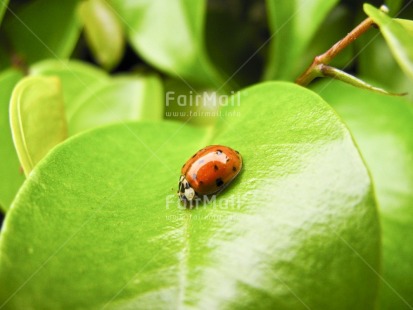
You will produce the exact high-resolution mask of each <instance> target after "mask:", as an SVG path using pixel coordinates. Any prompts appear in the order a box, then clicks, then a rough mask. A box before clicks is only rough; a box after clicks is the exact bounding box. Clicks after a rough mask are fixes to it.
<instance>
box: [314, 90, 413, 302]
mask: <svg viewBox="0 0 413 310" xmlns="http://www.w3.org/2000/svg"><path fill="white" fill-rule="evenodd" d="M315 90H316V91H317V92H318V93H319V94H320V95H321V96H322V97H323V98H324V99H325V100H327V101H328V102H329V103H330V104H332V106H333V107H334V109H335V110H336V111H337V112H338V113H339V114H340V116H341V117H342V118H343V119H344V121H345V122H346V124H347V125H348V126H349V128H350V130H351V131H352V133H353V135H354V138H355V139H356V141H357V143H358V145H359V147H360V151H361V154H362V155H363V157H364V159H365V160H366V163H367V166H368V167H369V169H370V172H371V174H372V176H373V180H374V181H375V189H376V196H377V200H378V204H379V207H380V208H379V210H380V214H381V217H380V218H381V226H382V230H383V275H382V277H383V278H382V283H381V287H382V293H381V299H380V301H381V304H382V308H383V309H409V308H410V307H409V305H412V304H413V287H412V285H411V284H412V283H411V279H413V266H412V264H411V261H412V259H413V248H412V246H411V244H410V243H409V242H406V240H412V239H413V213H412V212H411V211H412V206H413V192H412V188H413V171H412V169H411V167H412V160H413V137H412V132H413V106H412V105H411V104H409V103H408V102H406V101H405V100H403V99H401V98H397V97H388V96H382V95H377V94H374V93H371V92H368V91H365V90H360V89H352V88H351V87H350V86H348V85H345V84H343V83H338V82H334V83H322V84H321V85H317V88H316V89H315ZM338 93H339V94H341V95H340V96H337V94H338Z"/></svg>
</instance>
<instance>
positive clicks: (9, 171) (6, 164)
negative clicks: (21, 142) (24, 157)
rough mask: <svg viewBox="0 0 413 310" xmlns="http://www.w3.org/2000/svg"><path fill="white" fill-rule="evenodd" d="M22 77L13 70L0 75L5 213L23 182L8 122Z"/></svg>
mask: <svg viewBox="0 0 413 310" xmlns="http://www.w3.org/2000/svg"><path fill="white" fill-rule="evenodd" d="M22 77H23V74H21V73H20V72H19V71H17V70H14V69H10V70H7V71H4V72H2V73H1V74H0V85H1V92H0V145H1V147H0V158H1V160H0V175H1V178H0V207H1V208H2V210H3V211H7V209H8V208H9V206H10V204H11V202H12V200H13V199H14V196H15V195H16V192H17V190H18V189H19V188H20V186H21V185H22V183H23V180H24V174H23V171H19V170H20V163H19V160H18V158H17V154H16V150H15V148H14V144H13V139H12V135H11V129H10V122H9V101H10V97H11V93H12V91H13V88H14V86H15V85H16V84H17V82H18V81H19V80H20V79H21V78H22Z"/></svg>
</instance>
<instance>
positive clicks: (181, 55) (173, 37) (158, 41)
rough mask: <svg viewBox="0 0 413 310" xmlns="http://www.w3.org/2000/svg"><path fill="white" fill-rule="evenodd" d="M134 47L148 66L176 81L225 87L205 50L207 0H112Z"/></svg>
mask: <svg viewBox="0 0 413 310" xmlns="http://www.w3.org/2000/svg"><path fill="white" fill-rule="evenodd" d="M110 3H112V5H113V8H114V10H115V11H116V13H117V14H119V16H120V17H121V19H122V21H123V22H124V24H125V28H126V31H127V32H128V35H129V41H130V43H131V44H132V47H133V48H134V49H135V50H136V51H137V52H138V53H139V55H140V56H142V57H143V58H144V59H145V60H146V61H147V62H149V63H150V64H152V65H153V66H155V67H157V68H159V69H161V70H164V71H165V72H167V73H169V74H172V75H174V76H177V77H181V78H184V79H188V80H189V81H190V82H192V81H193V82H198V83H201V84H204V85H214V86H218V87H220V86H222V83H223V82H224V80H223V77H222V76H221V74H220V73H219V72H218V71H217V69H216V68H215V67H214V66H213V64H212V63H211V61H210V60H209V58H208V56H207V53H206V51H205V47H204V23H205V6H206V3H205V0H191V1H188V0H171V1H164V0H143V1H123V0H110Z"/></svg>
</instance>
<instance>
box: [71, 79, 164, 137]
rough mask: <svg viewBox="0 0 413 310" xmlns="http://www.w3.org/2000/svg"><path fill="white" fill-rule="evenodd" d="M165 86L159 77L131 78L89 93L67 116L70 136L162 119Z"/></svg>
mask: <svg viewBox="0 0 413 310" xmlns="http://www.w3.org/2000/svg"><path fill="white" fill-rule="evenodd" d="M163 95H164V93H163V87H162V82H161V80H160V78H159V77H158V76H157V75H155V74H152V75H141V76H139V75H136V76H133V75H130V76H120V77H116V78H113V79H112V80H111V81H110V83H107V84H102V85H98V86H97V87H95V88H91V89H90V91H88V92H85V93H84V94H83V96H80V97H79V98H78V100H77V101H76V102H75V103H74V106H76V107H77V109H76V110H74V111H73V113H70V114H68V115H67V117H68V124H69V134H70V135H73V134H76V133H78V132H81V131H83V130H86V129H90V128H93V127H97V126H101V125H105V124H110V123H115V122H124V121H127V120H161V119H162V118H163V106H164V105H163V103H164V98H163Z"/></svg>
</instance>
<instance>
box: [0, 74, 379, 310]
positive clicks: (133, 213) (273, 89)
mask: <svg viewBox="0 0 413 310" xmlns="http://www.w3.org/2000/svg"><path fill="white" fill-rule="evenodd" d="M238 103H239V104H238ZM221 112H222V118H220V120H219V122H218V123H217V125H216V126H215V128H214V129H213V131H212V132H211V131H210V130H207V129H205V128H199V127H193V126H190V125H183V124H181V123H178V122H166V121H165V122H139V123H128V124H117V125H114V126H107V127H104V128H100V129H96V130H91V131H88V132H86V133H84V134H80V135H77V136H76V137H73V138H72V139H68V140H67V141H65V142H64V143H62V144H61V145H60V146H59V147H57V148H55V149H54V150H53V151H52V152H51V153H50V154H49V155H48V156H47V157H46V158H45V159H44V160H43V161H42V162H41V163H40V164H39V165H38V166H37V167H36V168H35V171H34V172H35V173H32V174H31V175H30V177H29V178H28V180H27V181H26V182H25V184H24V186H23V188H22V190H21V191H20V192H19V194H18V197H17V198H16V200H15V204H14V206H13V208H12V209H11V210H10V211H9V213H8V214H7V217H6V219H5V225H4V229H3V231H2V234H1V238H0V306H3V307H8V308H19V309H25V308H29V307H30V308H36V309H37V308H41V309H48V308H53V309H55V308H61V309H101V308H104V307H107V308H110V309H112V308H117V309H121V308H122V309H148V308H150V309H165V308H173V309H185V308H193V309H236V308H256V307H257V305H258V306H259V307H260V308H263V309H305V308H309V309H339V310H341V309H343V310H344V309H354V310H358V309H362V310H365V309H373V308H374V305H375V297H376V292H377V284H378V279H377V276H376V274H375V271H376V270H377V269H378V268H379V262H380V258H379V255H380V248H379V242H380V239H379V233H380V230H379V224H378V218H377V213H376V209H375V202H374V194H373V190H372V187H371V183H370V178H369V175H368V172H367V169H366V168H365V166H364V164H363V161H362V159H361V157H360V155H359V153H358V150H357V149H356V147H355V145H354V143H353V140H352V137H351V136H350V134H349V132H348V130H347V129H346V127H345V126H344V124H343V123H342V122H341V120H340V119H339V118H338V116H337V115H336V113H335V112H334V111H333V110H332V109H331V108H330V107H329V106H328V105H327V104H326V103H325V102H324V101H323V100H322V99H321V98H320V97H319V96H316V95H314V93H313V92H311V91H309V90H307V89H304V88H302V87H299V86H297V85H294V84H290V83H279V82H277V83H275V82H273V83H264V84H261V85H256V86H253V87H250V88H247V89H245V90H243V91H242V92H240V93H239V94H236V95H235V96H234V97H232V98H231V100H230V101H229V102H228V105H227V106H226V107H225V108H223V109H222V111H221ZM208 144H224V145H228V146H231V147H233V148H235V149H236V150H238V151H239V152H240V153H241V154H242V156H243V159H244V163H245V165H244V169H243V171H242V172H241V174H240V175H239V176H238V178H237V179H236V180H235V181H234V182H233V183H232V184H231V185H230V186H229V187H228V188H227V189H226V190H225V191H224V192H222V193H221V194H220V195H219V196H218V197H217V198H216V200H215V202H211V203H210V204H207V205H206V206H203V207H199V208H196V209H192V210H189V209H185V208H182V206H181V205H180V203H179V201H178V198H177V196H176V189H177V188H176V187H177V183H178V178H179V172H180V168H181V166H182V164H183V163H184V162H185V160H186V159H187V158H189V157H190V156H191V155H192V154H193V153H194V152H196V151H197V150H199V149H200V148H201V147H204V146H205V145H208ZM349 266H351V268H349Z"/></svg>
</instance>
